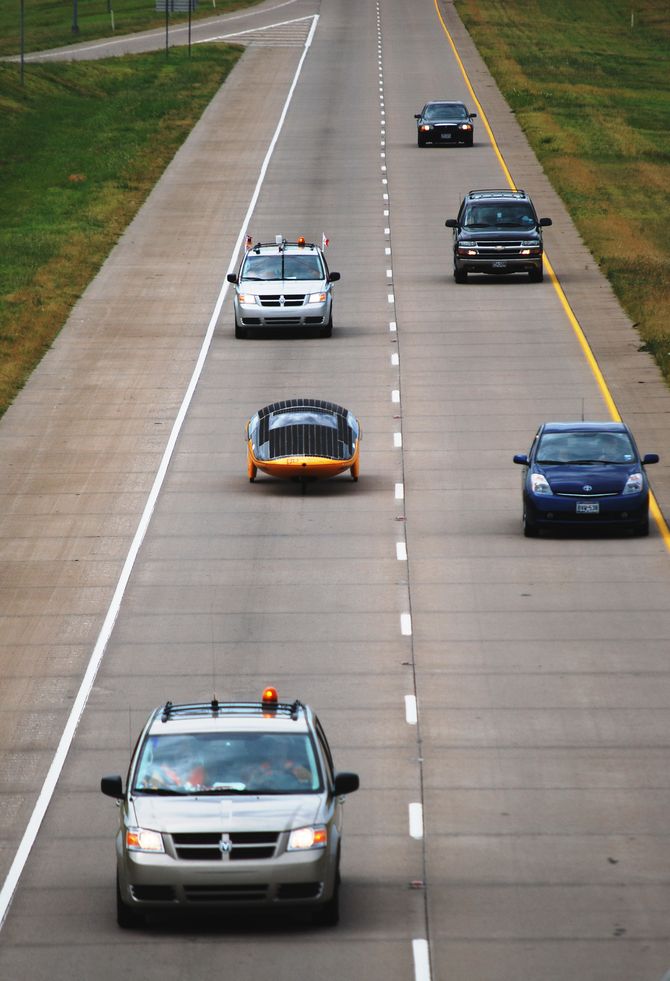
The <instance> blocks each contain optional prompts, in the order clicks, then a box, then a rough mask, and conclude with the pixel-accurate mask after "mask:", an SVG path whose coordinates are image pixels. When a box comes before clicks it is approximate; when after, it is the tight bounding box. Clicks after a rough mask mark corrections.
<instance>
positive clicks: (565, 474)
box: [514, 422, 658, 538]
mask: <svg viewBox="0 0 670 981" xmlns="http://www.w3.org/2000/svg"><path fill="white" fill-rule="evenodd" d="M514 462H515V463H518V464H520V465H521V466H523V468H524V471H523V478H522V484H523V533H524V535H525V536H526V538H534V537H535V536H536V535H537V534H538V533H539V531H540V529H542V528H558V527H559V526H560V527H571V528H582V527H585V526H599V527H610V528H629V529H631V530H632V531H633V533H634V534H635V535H648V534H649V484H648V482H647V476H646V474H645V472H644V468H645V466H647V465H648V464H650V463H658V455H657V454H656V453H647V454H646V455H645V456H644V457H640V454H639V452H638V449H637V446H636V445H635V440H634V439H633V437H632V434H631V432H630V430H629V428H628V426H626V425H625V424H624V423H623V422H545V423H543V424H542V425H541V426H540V428H539V429H538V431H537V433H536V435H535V439H534V440H533V445H532V446H531V448H530V451H529V452H528V454H525V453H523V454H522V453H519V454H517V455H516V456H515V457H514Z"/></svg>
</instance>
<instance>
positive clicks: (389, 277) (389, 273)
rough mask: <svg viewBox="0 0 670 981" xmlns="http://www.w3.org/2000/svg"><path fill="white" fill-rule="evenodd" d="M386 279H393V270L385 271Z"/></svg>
mask: <svg viewBox="0 0 670 981" xmlns="http://www.w3.org/2000/svg"><path fill="white" fill-rule="evenodd" d="M386 278H387V279H393V270H392V269H387V270H386Z"/></svg>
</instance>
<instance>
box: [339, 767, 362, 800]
mask: <svg viewBox="0 0 670 981" xmlns="http://www.w3.org/2000/svg"><path fill="white" fill-rule="evenodd" d="M359 786H360V780H359V779H358V774H357V773H347V772H346V771H344V770H343V771H342V772H341V773H336V774H335V782H334V785H333V793H334V795H335V796H336V797H340V796H341V795H342V794H353V792H354V791H355V790H358V788H359Z"/></svg>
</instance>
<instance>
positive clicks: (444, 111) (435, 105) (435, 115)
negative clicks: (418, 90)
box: [414, 102, 477, 146]
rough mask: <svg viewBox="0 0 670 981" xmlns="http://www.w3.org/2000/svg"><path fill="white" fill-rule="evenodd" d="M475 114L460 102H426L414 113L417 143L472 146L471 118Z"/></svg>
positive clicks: (472, 128)
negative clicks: (419, 110)
mask: <svg viewBox="0 0 670 981" xmlns="http://www.w3.org/2000/svg"><path fill="white" fill-rule="evenodd" d="M476 116H477V113H476V112H468V110H467V109H466V107H465V106H464V105H463V103H462V102H427V103H426V104H425V106H424V107H423V109H422V110H421V112H417V113H415V114H414V118H415V119H416V121H417V124H416V126H417V129H416V142H417V145H418V146H426V145H427V144H428V143H434V144H438V143H441V144H443V145H444V146H448V145H451V144H456V145H458V144H461V145H462V146H472V142H473V139H474V126H473V125H472V120H473V119H475V117H476Z"/></svg>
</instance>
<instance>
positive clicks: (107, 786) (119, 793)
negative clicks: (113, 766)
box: [100, 774, 123, 800]
mask: <svg viewBox="0 0 670 981" xmlns="http://www.w3.org/2000/svg"><path fill="white" fill-rule="evenodd" d="M100 790H101V791H102V792H103V794H104V795H105V796H106V797H114V798H115V799H116V800H121V798H122V797H123V781H122V780H121V777H120V776H118V774H114V776H113V777H103V778H102V780H101V781H100Z"/></svg>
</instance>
